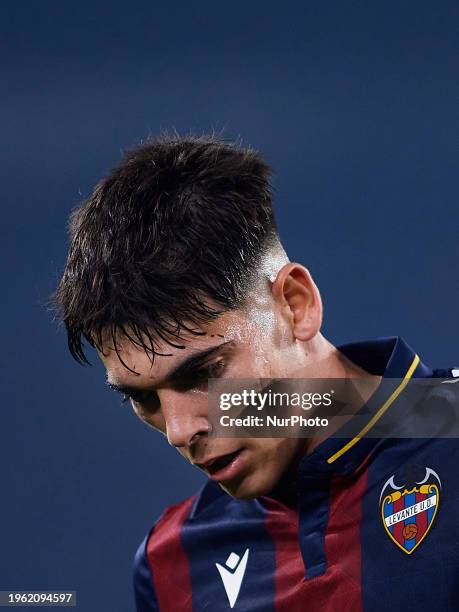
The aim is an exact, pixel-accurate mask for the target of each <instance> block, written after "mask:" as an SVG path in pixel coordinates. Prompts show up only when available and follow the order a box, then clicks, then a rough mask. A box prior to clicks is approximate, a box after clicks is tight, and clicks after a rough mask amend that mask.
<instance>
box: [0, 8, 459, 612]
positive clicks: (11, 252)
mask: <svg viewBox="0 0 459 612" xmlns="http://www.w3.org/2000/svg"><path fill="white" fill-rule="evenodd" d="M458 19H459V10H458V6H457V3H456V2H441V3H432V2H419V1H418V2H411V1H408V2H402V3H399V2H384V3H383V2H380V3H374V2H371V3H368V2H363V1H362V2H340V1H335V2H327V3H325V2H282V3H276V4H270V3H269V2H268V3H267V2H248V1H246V2H232V3H216V2H208V1H205V2H203V1H201V2H199V3H185V2H182V3H177V2H169V3H157V2H156V3H154V2H131V3H127V4H125V3H118V2H110V3H108V2H107V3H97V4H96V6H93V5H92V4H90V3H87V2H78V3H75V2H72V3H70V2H49V1H45V2H36V3H33V2H29V3H17V4H16V5H13V4H12V3H9V6H8V7H7V8H6V7H5V5H4V6H3V8H2V9H1V15H0V23H1V30H2V42H1V44H2V60H3V61H2V64H3V75H2V85H3V88H2V89H3V91H2V96H1V98H0V104H1V109H2V113H1V116H2V146H1V148H0V156H1V166H0V167H1V172H2V182H1V191H2V216H3V219H2V221H3V223H2V226H3V239H2V245H1V246H2V250H3V253H2V264H3V267H4V273H3V278H4V290H3V295H2V328H3V329H2V354H3V357H4V366H3V373H4V382H3V388H4V389H3V390H4V395H3V406H2V413H1V414H2V422H1V434H0V435H1V438H0V449H1V456H0V460H1V464H0V465H1V467H0V482H1V489H2V503H1V510H0V516H1V518H0V520H1V532H0V538H1V539H0V588H1V589H7V588H8V589H9V588H11V589H12V588H16V589H74V590H77V591H78V598H79V609H80V610H83V611H85V612H86V611H88V612H93V611H108V612H128V611H129V610H132V609H133V603H132V595H131V582H130V580H131V562H132V556H133V554H134V551H135V549H136V547H137V544H138V543H139V542H140V540H141V538H142V537H143V535H144V533H145V532H146V531H147V529H148V527H149V526H150V525H151V524H152V522H153V521H154V519H155V518H156V517H157V516H158V515H159V513H160V512H161V510H162V509H163V508H164V506H165V505H166V504H170V503H173V502H176V501H178V500H181V499H183V498H184V497H186V496H188V495H190V494H191V493H192V492H193V491H194V490H195V489H196V487H197V485H199V484H200V483H201V482H202V478H201V476H200V475H199V474H198V473H197V472H195V471H194V470H193V469H192V468H191V467H188V466H187V465H186V464H185V463H184V461H183V459H181V457H179V455H178V454H177V453H175V452H174V451H173V450H171V449H170V448H169V447H168V446H167V444H166V443H165V441H164V440H163V439H162V438H160V436H159V435H155V433H154V432H151V430H149V429H147V427H145V426H144V425H143V424H142V423H141V422H140V421H138V420H136V418H135V417H134V416H133V415H132V414H131V413H130V411H129V409H128V408H127V407H126V406H123V407H122V406H120V405H119V403H118V400H117V399H116V398H115V396H114V395H113V394H111V392H109V391H108V390H106V389H105V387H104V375H103V370H102V368H101V366H100V365H99V364H97V363H95V359H96V356H95V355H93V361H94V363H95V365H94V367H93V368H86V369H84V368H82V367H79V366H78V365H77V364H75V363H74V362H73V361H72V360H71V358H70V356H69V355H68V354H67V351H66V344H65V337H64V334H63V332H62V330H61V331H58V330H57V329H56V325H55V324H54V323H53V321H52V319H51V316H50V313H48V312H47V311H46V308H45V306H44V304H45V302H46V300H47V297H48V295H49V294H50V292H51V291H52V289H53V288H54V287H55V284H56V282H57V280H58V278H59V275H60V273H61V271H62V269H63V265H64V262H65V257H66V248H67V241H66V223H67V217H68V214H69V212H70V210H71V208H72V207H73V206H75V205H76V203H77V202H78V201H79V200H81V199H82V197H84V196H86V195H87V194H88V193H89V192H90V190H91V187H92V186H93V185H94V183H95V182H96V181H97V180H98V179H99V178H100V177H101V175H103V174H104V173H105V171H106V170H107V169H108V168H109V167H110V166H111V165H113V164H115V163H116V162H117V161H118V159H119V157H120V154H121V151H122V150H123V149H124V148H126V147H130V146H132V145H135V144H136V143H138V142H139V141H140V140H141V139H142V138H145V137H146V136H147V135H149V134H153V135H154V134H157V133H158V131H159V130H160V129H161V128H171V127H175V128H177V130H179V131H181V132H186V131H188V130H193V131H195V132H201V131H208V130H210V129H216V130H222V129H224V130H225V134H226V135H227V136H228V137H238V136H241V137H242V139H243V141H244V142H246V143H249V144H251V145H253V146H254V147H256V148H258V149H260V150H261V151H262V152H264V154H265V155H266V157H267V159H268V160H269V162H271V164H272V165H273V166H274V168H275V170H276V178H275V187H276V199H275V207H276V211H277V216H278V221H279V225H280V230H281V235H282V238H283V241H284V244H285V246H286V247H287V250H288V252H289V255H290V257H291V259H294V260H298V261H300V262H302V263H304V264H305V265H307V266H308V267H310V269H311V271H312V273H313V275H314V277H315V279H316V280H317V283H318V284H319V286H320V288H321V291H322V295H323V299H324V303H325V323H324V331H325V334H326V336H327V337H329V338H330V339H331V340H332V341H333V342H335V343H341V342H346V341H351V340H354V339H365V338H373V337H377V336H381V335H390V334H400V335H403V336H404V337H405V338H406V339H407V340H408V342H409V343H411V344H412V345H413V346H414V347H415V348H416V349H417V350H418V352H419V353H420V355H421V357H422V358H424V360H425V361H427V362H428V363H430V364H431V365H435V366H448V365H454V364H457V363H458V361H459V354H458V353H459V351H458V325H457V311H458V302H459V300H458V284H457V261H458V259H457V258H458V250H457V238H458V223H457V201H458V189H457V170H458V142H459V138H458V137H459V134H458V98H459V96H458V94H459V87H458V82H459V80H458V59H459V55H458V52H459V38H458V23H459V21H458Z"/></svg>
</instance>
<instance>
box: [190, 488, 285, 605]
mask: <svg viewBox="0 0 459 612" xmlns="http://www.w3.org/2000/svg"><path fill="white" fill-rule="evenodd" d="M215 486H217V487H218V485H215ZM221 493H222V494H221V495H220V496H218V497H217V498H216V499H214V500H213V501H212V503H211V504H210V505H208V506H207V507H205V508H203V510H202V511H201V512H199V511H198V512H197V513H193V512H192V513H191V515H190V517H189V518H188V519H187V520H186V521H185V523H184V524H183V526H182V530H181V540H182V544H183V546H184V549H185V551H186V554H187V556H188V560H189V563H190V573H191V584H192V593H193V610H199V612H204V611H208V612H219V611H220V610H221V611H222V612H223V611H227V610H228V609H229V602H228V597H227V595H226V592H225V588H224V586H223V582H222V579H221V577H220V574H219V571H218V569H217V567H216V563H219V564H220V565H222V566H225V562H226V560H227V559H228V557H229V556H230V555H231V553H235V554H236V555H237V556H238V557H239V558H242V557H243V555H244V553H245V551H246V550H247V549H249V556H248V563H247V566H246V571H245V575H244V579H243V581H242V586H241V589H240V592H239V596H238V599H237V603H236V606H235V608H236V609H238V610H252V609H255V608H256V609H257V610H263V611H264V612H274V597H275V581H274V576H275V568H276V560H275V547H274V544H273V543H272V539H271V537H270V535H269V533H268V532H267V530H266V528H265V518H266V510H265V508H264V507H263V506H262V504H261V503H260V502H259V501H258V500H247V501H245V500H236V499H232V498H230V497H229V496H228V495H227V494H226V493H223V492H221ZM235 524H237V525H238V529H237V531H236V530H235V529H234V525H235ZM261 542H265V543H266V542H270V544H269V545H266V544H264V545H263V546H260V543H261Z"/></svg>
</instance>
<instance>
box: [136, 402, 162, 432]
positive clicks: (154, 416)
mask: <svg viewBox="0 0 459 612" xmlns="http://www.w3.org/2000/svg"><path fill="white" fill-rule="evenodd" d="M131 406H132V409H133V410H134V412H135V414H136V415H137V416H138V417H139V419H140V420H141V421H143V422H144V423H146V424H147V425H149V426H150V427H153V429H156V430H157V431H159V432H161V433H162V434H164V435H166V423H165V421H164V418H163V416H162V414H161V411H160V410H157V411H155V412H149V411H148V410H146V409H145V408H142V406H140V405H139V404H136V403H135V402H133V401H132V400H131Z"/></svg>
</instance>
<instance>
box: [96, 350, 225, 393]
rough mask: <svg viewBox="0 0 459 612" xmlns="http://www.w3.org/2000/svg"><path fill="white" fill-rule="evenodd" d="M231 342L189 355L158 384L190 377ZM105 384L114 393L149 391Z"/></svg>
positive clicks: (111, 383)
mask: <svg viewBox="0 0 459 612" xmlns="http://www.w3.org/2000/svg"><path fill="white" fill-rule="evenodd" d="M233 342H234V341H233V340H228V341H227V342H222V343H221V344H218V345H217V346H213V347H211V348H209V349H204V350H203V351H198V352H196V353H193V355H190V356H189V357H187V358H186V359H185V360H184V361H182V362H181V363H179V364H178V365H177V366H176V367H175V368H174V369H173V370H172V371H171V372H169V374H167V376H165V378H164V379H163V380H162V381H160V383H158V384H159V385H161V384H163V385H164V384H167V383H171V382H176V381H177V380H179V379H182V378H185V377H186V376H190V375H192V374H193V373H194V372H196V370H198V369H199V367H201V366H202V365H203V363H205V362H206V361H207V359H209V357H213V356H214V355H215V354H216V353H218V352H219V351H220V350H221V349H222V348H224V347H225V346H227V345H228V344H231V343H233ZM106 384H107V386H108V387H110V389H113V390H114V391H118V392H119V393H126V394H129V393H137V392H139V391H147V390H150V389H144V388H142V387H135V386H134V387H133V386H132V385H122V384H118V383H116V382H115V381H112V380H110V378H107V381H106ZM156 386H158V385H156Z"/></svg>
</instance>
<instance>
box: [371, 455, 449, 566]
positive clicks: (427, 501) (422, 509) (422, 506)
mask: <svg viewBox="0 0 459 612" xmlns="http://www.w3.org/2000/svg"><path fill="white" fill-rule="evenodd" d="M421 478H422V477H421ZM395 479H396V475H395V474H392V476H391V477H390V478H389V480H387V482H386V483H385V485H384V486H383V488H382V491H381V495H380V498H379V505H380V511H381V519H382V522H383V525H384V529H385V530H386V532H387V535H388V536H389V537H390V539H391V540H392V541H393V542H394V543H395V544H396V545H397V546H398V547H399V548H400V549H401V550H403V552H405V553H406V554H408V555H411V553H413V552H414V551H415V550H416V548H417V547H418V546H419V544H420V543H421V542H422V541H423V539H424V538H425V537H426V535H427V534H428V533H429V530H430V528H431V527H432V524H433V522H434V520H435V517H436V515H437V510H438V503H439V500H440V491H441V482H440V478H439V476H438V474H437V473H436V472H434V470H432V469H431V468H429V467H426V468H425V476H424V478H422V480H419V482H416V481H415V480H414V479H412V478H411V479H410V478H409V477H408V479H407V478H406V477H405V478H401V479H400V482H397V483H396V482H395Z"/></svg>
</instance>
